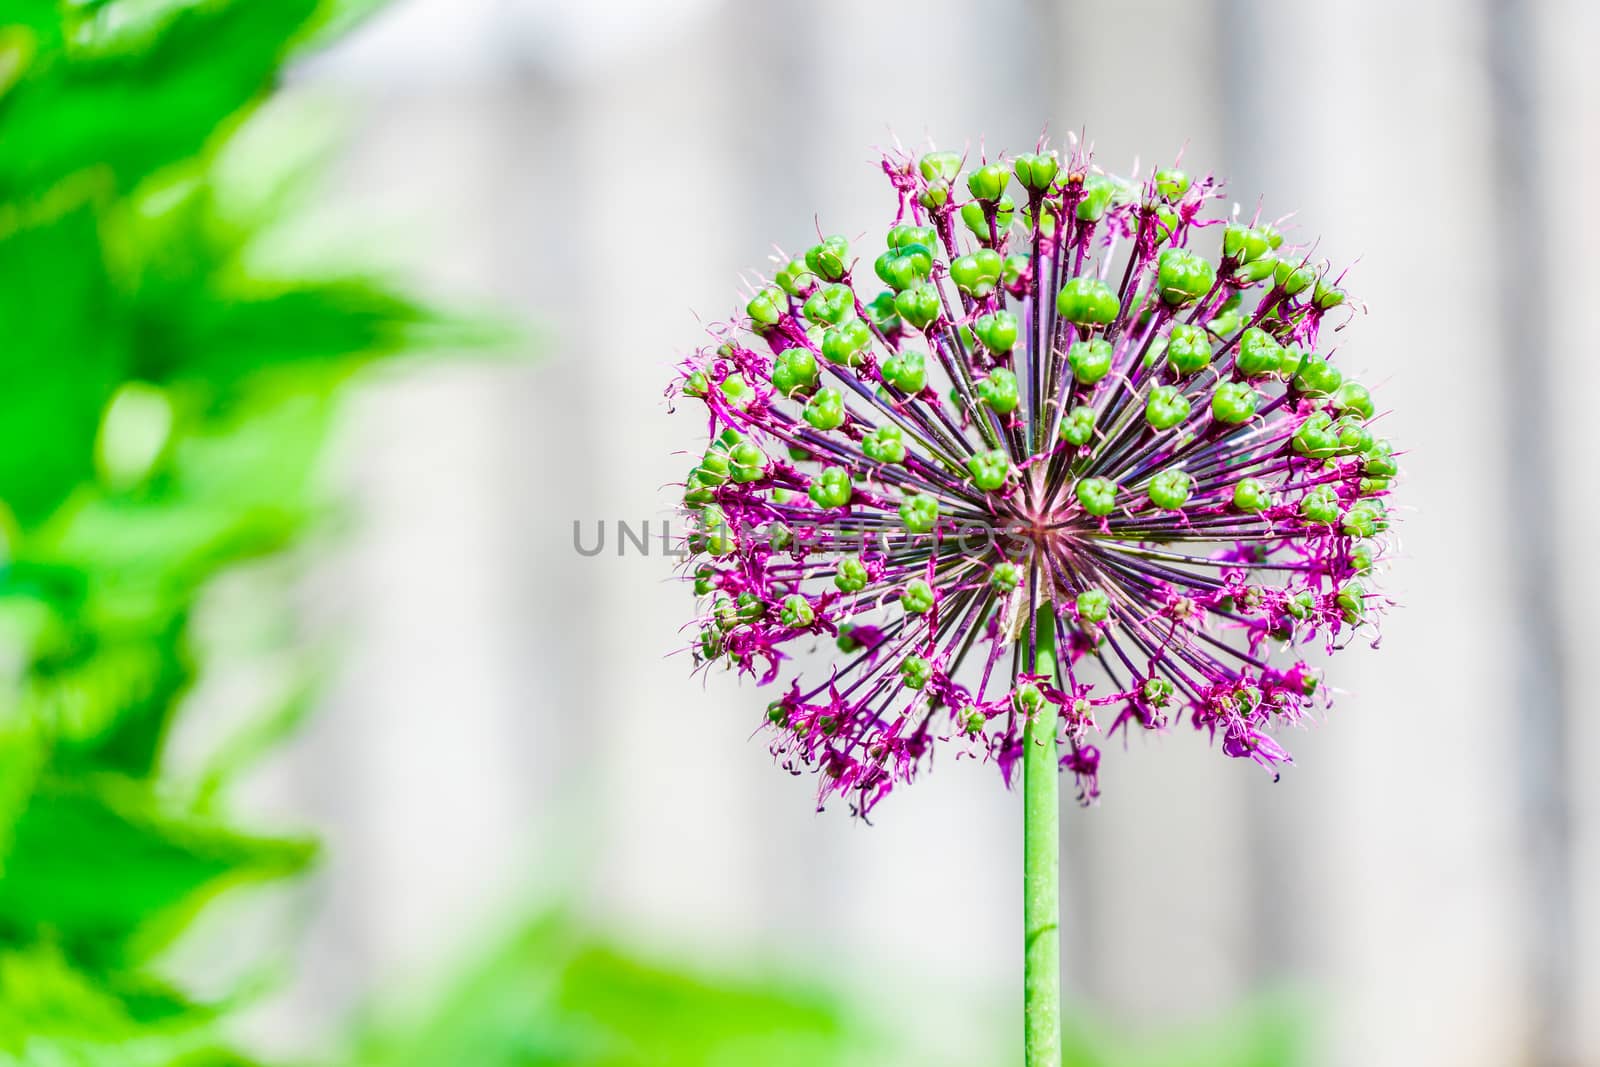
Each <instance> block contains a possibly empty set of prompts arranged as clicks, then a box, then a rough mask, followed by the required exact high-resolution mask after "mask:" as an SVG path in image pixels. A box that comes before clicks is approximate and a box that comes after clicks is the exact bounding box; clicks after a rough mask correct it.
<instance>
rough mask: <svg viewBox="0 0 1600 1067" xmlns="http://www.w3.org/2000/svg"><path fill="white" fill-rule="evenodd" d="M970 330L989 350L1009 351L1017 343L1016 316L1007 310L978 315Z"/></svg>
mask: <svg viewBox="0 0 1600 1067" xmlns="http://www.w3.org/2000/svg"><path fill="white" fill-rule="evenodd" d="M972 332H973V333H975V334H977V335H978V340H980V341H982V342H983V346H984V347H985V348H987V349H988V350H989V351H991V352H1009V351H1011V349H1012V348H1014V347H1015V346H1016V343H1017V317H1016V316H1015V315H1013V314H1012V313H1011V312H1009V311H996V312H994V313H992V314H989V315H980V316H979V317H978V321H977V322H974V323H973V324H972Z"/></svg>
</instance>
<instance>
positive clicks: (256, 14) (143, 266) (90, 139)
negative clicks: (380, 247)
mask: <svg viewBox="0 0 1600 1067" xmlns="http://www.w3.org/2000/svg"><path fill="white" fill-rule="evenodd" d="M344 13H345V12H344V11H343V10H342V9H341V8H339V7H338V6H336V5H329V4H324V3H321V2H319V0H271V2H262V0H201V2H193V0H191V2H175V0H71V2H66V0H64V2H61V3H55V2H48V0H0V559H3V563H0V1063H26V1064H51V1065H54V1064H63V1065H65V1064H94V1065H98V1064H108V1065H110V1064H115V1065H118V1067H121V1065H140V1064H151V1065H168V1064H180V1063H181V1064H183V1065H185V1067H203V1065H208V1064H224V1063H234V1062H239V1061H237V1060H236V1059H235V1058H234V1057H233V1055H232V1054H231V1053H228V1052H227V1051H225V1050H222V1049H220V1048H218V1047H217V1043H216V1040H215V1038H214V1036H213V1034H212V1030H211V1028H210V1027H209V1026H208V1025H207V1024H208V1023H209V1022H210V1021H211V1020H212V1017H213V1015H214V1014H215V1009H214V1008H212V1007H209V1006H207V1005H204V1004H199V1003H196V1002H195V1001H194V999H193V998H192V997H190V996H187V995H186V994H185V992H184V991H183V990H181V989H178V988H175V987H174V986H173V985H172V984H170V982H168V981H166V980H164V979H163V978H162V977H161V971H160V955H159V954H160V953H161V952H162V950H163V949H165V948H167V947H168V946H169V945H170V944H171V943H172V941H173V940H174V939H175V938H176V937H177V936H178V935H179V934H180V933H181V932H182V931H183V930H184V928H185V926H186V925H187V923H188V921H189V920H190V919H191V918H192V917H193V916H194V914H195V913H196V911H197V910H198V909H199V908H200V907H201V906H202V905H203V904H204V903H205V902H207V901H208V900H209V899H211V898H212V897H214V896H215V895H216V894H217V893H219V892H220V891H222V890H223V889H225V888H227V887H229V886H233V885H238V884H241V883H245V882H260V881H264V880H270V879H278V878H283V877H285V876H288V875H292V874H294V873H296V872H299V871H301V870H303V869H304V868H305V867H306V865H307V864H308V863H309V862H310V860H311V859H312V857H313V848H312V846H311V845H310V843H308V842H306V841H301V840H288V839H280V838H274V837H266V836H260V835H254V834H250V833H246V832H242V831H240V830H239V829H237V828H235V827H233V826H231V825H229V824H228V823H227V822H226V821H225V820H224V819H223V818H222V804H221V799H222V797H223V794H224V792H225V787H226V785H227V781H228V779H229V777H230V776H231V774H232V773H233V772H234V771H236V770H238V769H240V768H241V767H242V766H243V765H245V764H246V763H247V762H248V758H249V756H250V755H251V754H252V753H253V752H254V751H256V750H257V749H259V748H260V747H261V745H262V743H264V742H265V741H266V740H270V737H271V736H272V734H273V729H272V728H271V727H270V724H271V723H272V722H274V721H278V720H281V719H282V718H283V712H284V705H283V703H282V697H281V696H279V697H275V698H273V699H270V700H269V699H266V698H264V699H263V707H262V708H261V709H260V712H261V716H262V717H263V718H261V720H260V721H261V722H262V723H265V724H269V725H265V726H257V727H255V728H254V730H253V732H247V735H246V736H244V737H243V738H241V739H240V740H238V741H236V742H235V743H233V744H231V745H229V746H226V747H225V748H224V750H223V751H222V752H219V753H218V754H217V758H216V760H215V761H214V763H213V772H212V773H210V774H208V775H206V776H204V777H202V778H201V780H199V781H194V780H191V779H192V778H193V776H192V775H190V776H182V777H180V776H177V775H174V774H172V773H171V772H170V771H169V770H167V769H166V768H165V767H164V763H163V757H164V753H165V748H166V742H167V739H168V737H169V734H170V732H171V728H172V725H173V722H174V719H175V717H176V715H177V714H178V713H179V711H180V709H181V708H182V707H183V705H184V700H185V697H186V696H187V695H188V694H189V692H190V690H191V688H192V687H193V685H194V683H195V681H196V678H197V677H198V676H199V672H200V671H201V670H202V668H203V667H204V666H205V664H204V662H203V655H202V651H201V650H200V649H199V648H198V647H197V644H196V641H195V640H194V635H193V632H192V630H193V627H192V622H193V616H194V613H195V608H196V605H197V603H198V602H199V599H200V598H201V596H202V595H203V594H204V592H205V591H206V589H207V588H208V586H210V585H211V584H212V583H213V582H214V580H215V579H216V578H217V577H218V576H219V575H221V574H222V573H224V572H226V571H229V570H230V569H232V568H235V567H237V566H239V565H242V564H245V563H247V562H249V561H252V560H259V559H262V558H264V557H268V556H272V555H274V554H277V553H281V552H283V551H284V550H286V549H288V548H290V547H292V546H293V545H294V544H295V543H296V542H297V540H298V539H300V538H302V537H303V535H304V534H305V533H306V531H307V530H308V528H309V526H310V524H311V523H312V521H313V520H314V519H315V518H316V517H317V515H318V511H319V508H318V504H317V497H316V494H315V492H314V491H313V476H314V474H315V469H316V462H317V457H318V455H319V452H320V451H321V447H322V444H323V439H324V435H325V433H326V430H327V427H328V424H329V419H330V416H331V414H332V412H333V410H334V407H335V402H336V399H337V394H338V390H339V388H340V387H341V386H342V385H343V384H344V383H345V381H346V380H347V379H348V378H349V377H350V375H351V374H352V372H354V371H355V370H356V369H358V368H359V367H361V366H362V365H363V364H365V363H367V362H369V361H371V360H372V359H375V358H380V357H383V356H387V355H391V354H394V353H398V352H401V351H404V350H406V349H408V348H410V347H412V346H414V345H416V344H418V343H421V342H423V341H425V340H426V339H427V338H428V336H429V334H430V331H431V330H433V329H434V328H435V327H437V325H438V324H437V323H435V322H434V321H432V320H430V318H429V317H428V316H427V315H425V314H424V313H423V312H422V311H421V310H420V309H419V308H418V307H417V306H415V305H414V304H412V303H411V302H409V301H407V300H405V299H403V298H401V297H398V296H396V295H395V294H393V293H392V292H390V291H388V290H386V289H385V288H383V287H381V286H378V285H374V284H371V283H368V282H366V281H364V280H362V279H359V278H351V277H331V278H330V277H304V276H289V277H283V276H277V275H272V274H266V273H264V272H262V271H260V270H257V269H253V268H252V265H251V257H250V252H251V248H252V244H253V242H255V241H256V239H257V238H258V236H259V235H260V232H261V229H262V226H263V225H265V224H266V223H267V222H270V221H271V220H270V219H265V218H255V219H241V218H239V217H238V216H237V215H236V214H233V215H230V213H229V212H227V211H226V210H224V209H223V206H222V204H223V200H224V196H225V193H226V190H225V189H224V188H223V183H222V181H221V179H220V178H219V170H220V161H221V160H222V158H223V155H224V153H225V152H226V151H227V149H228V146H229V144H230V142H231V141H232V140H233V139H234V134H235V133H236V132H237V131H238V130H239V129H240V127H241V126H242V125H243V124H244V123H245V122H246V120H247V119H248V118H249V117H250V116H251V115H252V113H253V112H254V111H255V110H256V109H257V108H258V107H259V106H260V104H261V103H262V102H263V101H264V100H265V99H266V98H267V96H268V95H269V94H270V92H271V90H272V89H273V87H274V83H275V81H276V79H277V77H278V75H279V71H280V69H281V68H282V66H283V65H284V63H285V61H286V60H287V59H288V58H289V57H290V56H292V55H293V54H295V53H296V51H297V50H299V49H301V48H303V47H304V46H305V45H306V44H307V43H308V42H310V41H312V40H313V39H314V38H315V37H316V36H317V35H318V34H319V33H321V32H323V31H324V30H325V29H326V28H327V26H328V24H329V21H330V19H333V18H335V17H337V16H339V15H342V14H344Z"/></svg>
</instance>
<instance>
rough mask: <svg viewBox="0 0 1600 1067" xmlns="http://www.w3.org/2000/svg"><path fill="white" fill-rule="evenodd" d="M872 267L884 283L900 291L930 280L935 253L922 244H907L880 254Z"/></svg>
mask: <svg viewBox="0 0 1600 1067" xmlns="http://www.w3.org/2000/svg"><path fill="white" fill-rule="evenodd" d="M872 269H873V270H874V271H875V272H876V273H877V275H878V277H879V278H881V279H882V280H883V284H885V285H887V286H889V287H890V288H891V289H893V290H895V291H896V292H899V291H901V290H903V289H909V288H911V287H912V286H913V285H917V284H919V283H921V282H925V281H927V280H928V275H929V274H930V273H931V272H932V270H933V253H931V252H929V251H928V250H927V249H926V248H924V247H923V246H922V245H905V246H903V247H901V248H898V249H890V250H889V251H887V252H885V253H884V254H883V255H881V256H879V257H878V258H877V260H876V261H874V263H873V265H872Z"/></svg>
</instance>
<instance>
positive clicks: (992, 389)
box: [978, 367, 1021, 415]
mask: <svg viewBox="0 0 1600 1067" xmlns="http://www.w3.org/2000/svg"><path fill="white" fill-rule="evenodd" d="M978 400H979V401H980V402H981V403H984V404H987V405H989V407H991V408H993V409H994V410H995V411H996V412H998V413H999V414H1001V415H1009V414H1010V413H1011V412H1013V411H1015V410H1017V405H1018V404H1019V403H1021V397H1019V396H1018V395H1017V376H1016V375H1015V374H1013V373H1011V372H1010V371H1008V370H1006V369H1005V368H1004V367H997V368H995V369H994V370H992V371H990V372H989V376H988V377H987V378H985V379H983V380H982V381H981V382H979V383H978Z"/></svg>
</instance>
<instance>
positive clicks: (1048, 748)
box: [1022, 603, 1061, 1067]
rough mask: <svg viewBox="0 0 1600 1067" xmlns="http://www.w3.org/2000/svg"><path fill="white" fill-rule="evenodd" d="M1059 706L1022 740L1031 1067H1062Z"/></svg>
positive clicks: (1038, 632) (1039, 653) (1046, 670)
mask: <svg viewBox="0 0 1600 1067" xmlns="http://www.w3.org/2000/svg"><path fill="white" fill-rule="evenodd" d="M1033 630H1034V633H1033V640H1034V660H1035V666H1034V672H1035V673H1037V674H1042V675H1045V676H1046V677H1047V678H1053V677H1054V676H1055V673H1056V616H1055V607H1054V605H1052V604H1049V603H1045V604H1041V605H1040V606H1039V609H1038V612H1037V614H1035V616H1034V626H1033ZM1057 714H1058V713H1057V711H1056V706H1055V705H1054V704H1052V703H1050V702H1048V701H1046V702H1045V703H1044V705H1043V706H1042V707H1041V708H1040V709H1039V713H1038V714H1037V715H1036V716H1035V717H1034V719H1033V721H1032V722H1030V723H1029V724H1028V725H1027V728H1026V729H1025V730H1024V731H1023V734H1022V819H1023V822H1022V870H1023V905H1022V916H1023V923H1024V925H1025V927H1026V930H1027V939H1026V941H1024V943H1023V1048H1024V1050H1025V1052H1026V1053H1027V1065H1028V1067H1046V1065H1049V1067H1060V1063H1061V936H1060V926H1061V888H1060V887H1061V858H1060V836H1059V831H1060V824H1061V808H1060V778H1061V768H1060V765H1059V763H1058V762H1057V760H1056V717H1057Z"/></svg>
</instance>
